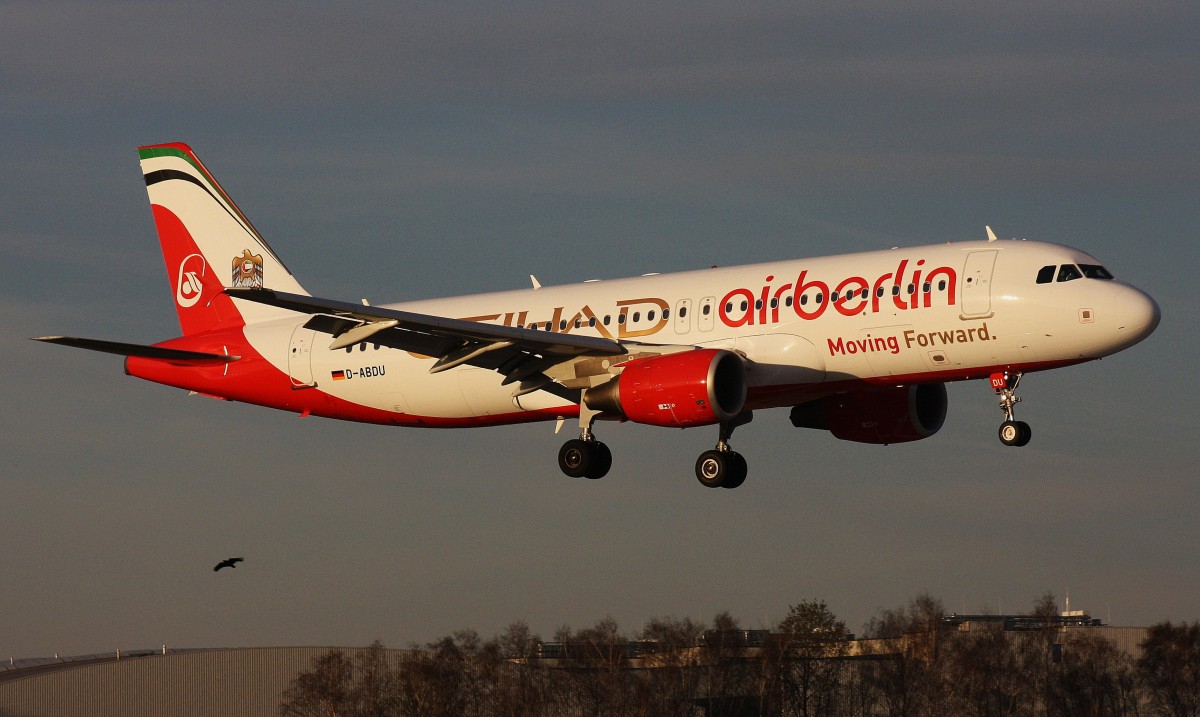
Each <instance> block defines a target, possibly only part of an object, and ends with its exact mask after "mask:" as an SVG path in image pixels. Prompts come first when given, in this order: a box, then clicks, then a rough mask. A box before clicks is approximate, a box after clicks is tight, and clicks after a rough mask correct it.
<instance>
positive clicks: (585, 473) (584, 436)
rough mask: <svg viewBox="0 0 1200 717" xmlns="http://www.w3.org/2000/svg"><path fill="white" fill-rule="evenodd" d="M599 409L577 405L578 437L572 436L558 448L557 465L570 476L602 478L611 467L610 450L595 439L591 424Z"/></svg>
mask: <svg viewBox="0 0 1200 717" xmlns="http://www.w3.org/2000/svg"><path fill="white" fill-rule="evenodd" d="M598 415H600V412H599V411H593V410H591V409H589V408H588V407H587V406H586V405H582V404H581V405H580V406H579V438H573V439H571V440H569V441H567V442H566V443H564V444H563V446H562V448H560V449H559V450H558V467H559V468H560V469H561V470H562V472H563V473H566V474H567V475H569V476H570V477H572V478H590V479H592V480H595V479H597V478H603V477H604V476H605V475H606V474H607V473H608V469H609V468H612V451H610V450H608V446H606V445H604V444H603V443H601V442H600V441H597V440H596V436H595V435H594V434H593V433H592V424H593V423H595V421H596V416H598Z"/></svg>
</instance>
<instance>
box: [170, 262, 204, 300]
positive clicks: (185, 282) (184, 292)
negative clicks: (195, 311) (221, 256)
mask: <svg viewBox="0 0 1200 717" xmlns="http://www.w3.org/2000/svg"><path fill="white" fill-rule="evenodd" d="M207 268H208V265H207V264H206V263H205V261H204V257H202V256H200V255H199V254H188V255H187V256H186V257H184V259H183V261H181V262H179V276H178V277H177V278H176V279H175V303H176V304H179V306H180V307H181V308H184V309H187V308H190V307H192V306H195V305H196V303H197V302H199V301H200V295H201V294H202V293H203V292H204V282H203V277H204V272H205V270H206V269H207Z"/></svg>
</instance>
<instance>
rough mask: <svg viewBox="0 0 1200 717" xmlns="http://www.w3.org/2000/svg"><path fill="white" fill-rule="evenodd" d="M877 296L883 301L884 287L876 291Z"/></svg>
mask: <svg viewBox="0 0 1200 717" xmlns="http://www.w3.org/2000/svg"><path fill="white" fill-rule="evenodd" d="M875 296H876V297H878V298H881V299H882V298H883V287H882V286H881V287H879V288H878V289H876V290H875Z"/></svg>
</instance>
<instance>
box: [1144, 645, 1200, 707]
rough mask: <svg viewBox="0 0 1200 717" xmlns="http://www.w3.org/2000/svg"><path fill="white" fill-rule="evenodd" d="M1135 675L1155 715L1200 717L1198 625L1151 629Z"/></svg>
mask: <svg viewBox="0 0 1200 717" xmlns="http://www.w3.org/2000/svg"><path fill="white" fill-rule="evenodd" d="M1137 671H1138V676H1139V677H1140V678H1141V683H1142V685H1144V686H1145V689H1146V691H1147V692H1148V694H1149V698H1150V704H1151V705H1152V706H1153V708H1154V711H1155V713H1156V714H1160V715H1165V716H1167V717H1196V715H1200V623H1195V622H1194V623H1192V624H1190V625H1189V624H1188V623H1186V622H1185V623H1180V624H1179V625H1173V624H1171V623H1170V622H1169V621H1168V622H1163V623H1159V624H1157V625H1153V626H1151V627H1150V630H1149V631H1148V632H1147V634H1146V639H1145V640H1144V641H1143V642H1142V656H1141V658H1139V659H1138V661H1137Z"/></svg>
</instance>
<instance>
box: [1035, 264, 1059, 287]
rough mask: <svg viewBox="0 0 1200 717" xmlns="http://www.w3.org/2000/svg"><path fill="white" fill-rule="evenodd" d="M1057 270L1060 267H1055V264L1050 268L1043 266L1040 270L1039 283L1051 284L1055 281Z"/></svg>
mask: <svg viewBox="0 0 1200 717" xmlns="http://www.w3.org/2000/svg"><path fill="white" fill-rule="evenodd" d="M1057 268H1058V267H1056V266H1054V265H1053V264H1051V265H1050V266H1043V267H1042V268H1041V269H1039V270H1038V275H1037V283H1039V284H1049V283H1050V282H1052V281H1054V270H1055V269H1057Z"/></svg>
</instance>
